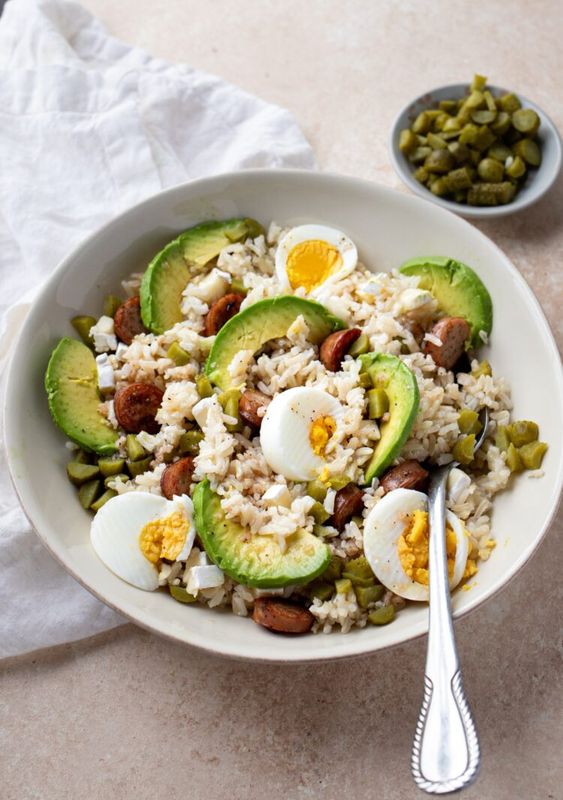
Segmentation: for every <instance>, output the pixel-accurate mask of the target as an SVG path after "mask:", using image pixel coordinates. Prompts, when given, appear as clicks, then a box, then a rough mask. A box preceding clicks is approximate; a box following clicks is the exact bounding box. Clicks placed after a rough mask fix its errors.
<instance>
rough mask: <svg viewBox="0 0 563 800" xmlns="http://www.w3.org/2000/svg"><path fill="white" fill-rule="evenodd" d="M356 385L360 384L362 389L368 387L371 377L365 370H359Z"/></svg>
mask: <svg viewBox="0 0 563 800" xmlns="http://www.w3.org/2000/svg"><path fill="white" fill-rule="evenodd" d="M358 386H361V387H362V389H369V388H370V386H371V379H370V377H369V375H368V374H367V372H360V376H359V378H358Z"/></svg>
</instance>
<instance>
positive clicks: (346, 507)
mask: <svg viewBox="0 0 563 800" xmlns="http://www.w3.org/2000/svg"><path fill="white" fill-rule="evenodd" d="M363 509H364V493H363V492H362V490H361V489H360V488H358V487H357V486H356V484H355V483H349V484H348V485H347V486H344V487H343V488H342V489H339V490H338V491H337V492H336V497H335V498H334V511H333V514H332V524H333V525H334V527H335V528H336V530H338V531H341V530H343V528H344V526H345V525H346V523H347V522H348V520H349V519H351V517H353V516H354V515H355V514H361V513H362V511H363Z"/></svg>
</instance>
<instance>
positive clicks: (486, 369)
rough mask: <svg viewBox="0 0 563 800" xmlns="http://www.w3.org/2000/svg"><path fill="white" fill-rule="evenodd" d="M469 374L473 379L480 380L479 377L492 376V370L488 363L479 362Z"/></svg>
mask: <svg viewBox="0 0 563 800" xmlns="http://www.w3.org/2000/svg"><path fill="white" fill-rule="evenodd" d="M471 374H472V375H473V377H474V378H480V377H481V375H488V376H489V377H490V376H491V375H492V374H493V370H492V369H491V365H490V364H489V362H488V361H481V363H480V364H479V366H478V367H476V369H472V370H471Z"/></svg>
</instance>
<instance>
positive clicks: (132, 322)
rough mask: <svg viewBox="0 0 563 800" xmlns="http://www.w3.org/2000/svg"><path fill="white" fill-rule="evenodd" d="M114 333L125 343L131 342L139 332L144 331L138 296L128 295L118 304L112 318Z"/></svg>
mask: <svg viewBox="0 0 563 800" xmlns="http://www.w3.org/2000/svg"><path fill="white" fill-rule="evenodd" d="M113 324H114V326H115V335H116V336H117V338H118V339H121V341H122V342H125V344H131V342H132V341H133V339H134V338H135V336H137V335H138V334H139V333H146V330H147V329H146V328H145V326H144V325H143V320H142V319H141V300H140V298H139V297H130V298H129V300H126V301H125V302H124V303H122V304H121V305H120V306H118V308H117V311H116V312H115V316H114V318H113Z"/></svg>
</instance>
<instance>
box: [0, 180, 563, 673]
mask: <svg viewBox="0 0 563 800" xmlns="http://www.w3.org/2000/svg"><path fill="white" fill-rule="evenodd" d="M280 175H283V176H285V177H287V179H288V180H295V179H298V180H302V179H303V178H305V179H306V180H312V181H316V182H318V183H319V184H321V185H322V184H323V183H324V184H332V183H334V182H336V183H338V184H340V185H342V184H346V185H347V186H348V187H349V188H350V189H354V188H360V189H361V188H363V189H364V190H365V189H368V190H370V191H373V190H374V189H375V191H376V192H381V193H382V194H383V195H385V194H392V195H400V197H401V199H402V201H404V202H406V203H407V204H410V205H417V206H418V205H419V204H420V202H421V198H420V197H414V196H412V195H408V194H405V193H404V192H399V191H397V190H396V189H392V188H390V187H387V186H383V185H381V184H377V183H374V182H373V181H368V180H366V179H363V178H356V177H354V176H349V175H341V174H339V173H334V172H322V173H321V172H314V171H310V170H304V169H283V170H280V169H275V168H269V169H248V170H237V171H232V172H226V173H219V174H217V175H213V176H208V177H204V178H197V179H195V180H191V181H185V182H184V183H181V184H178V185H176V186H173V187H170V188H168V189H164V190H162V191H160V192H157V193H155V194H153V195H151V196H149V197H147V198H145V199H144V200H142V201H140V202H139V203H137V204H135V205H133V206H131V207H130V208H127V209H125V210H124V211H122V212H121V213H120V214H118V215H116V216H115V217H113V218H112V219H111V220H109V221H108V222H106V223H105V224H104V225H102V226H101V227H100V228H98V229H97V230H95V231H93V232H92V233H91V234H90V235H89V236H87V237H86V238H85V239H83V240H82V241H81V242H80V243H79V244H78V245H77V246H76V247H75V248H74V249H73V250H72V251H71V252H70V253H69V254H68V255H67V256H66V257H65V258H64V259H63V260H62V261H61V262H60V263H59V264H58V265H57V267H55V269H54V270H53V272H52V273H51V274H50V275H49V277H48V278H47V279H46V280H45V281H44V283H43V284H42V286H41V288H40V289H39V291H38V294H37V296H36V297H35V299H34V301H33V303H32V305H31V308H30V309H29V311H28V313H27V315H26V318H25V319H24V321H23V324H22V326H21V328H20V331H19V333H18V336H17V338H16V340H15V342H14V343H13V347H12V352H11V355H10V361H9V364H8V368H7V371H6V386H5V392H4V397H3V426H4V431H5V451H6V461H7V464H8V469H9V474H10V478H11V481H12V485H13V487H14V489H15V492H16V495H17V497H18V500H19V502H20V505H21V507H22V510H23V511H24V513H25V515H26V517H27V519H28V520H29V522H30V523H31V526H32V528H33V530H34V531H35V532H36V534H37V535H38V537H39V538H40V540H41V542H42V544H43V545H44V546H45V547H46V548H47V550H48V551H49V553H50V554H51V555H52V556H53V557H54V558H55V559H56V560H57V561H58V562H59V563H60V564H61V566H62V567H63V568H64V569H65V571H66V572H68V573H69V574H70V575H72V577H73V578H74V579H75V580H77V581H78V583H80V584H81V585H82V586H83V587H84V588H85V589H86V590H87V591H89V592H90V594H92V595H94V596H95V597H96V598H98V599H99V600H101V601H102V602H103V603H104V604H105V605H107V606H109V607H110V608H112V609H113V610H114V611H116V612H118V613H119V614H120V615H122V616H123V617H124V618H125V619H126V620H128V621H130V622H134V623H135V624H136V625H139V626H140V627H142V628H144V629H146V630H148V631H150V632H151V633H154V634H156V635H158V636H161V637H163V638H166V639H168V640H170V641H173V642H176V643H179V644H182V645H186V644H188V645H190V646H192V647H196V648H198V649H200V650H202V651H204V652H208V653H213V654H214V655H219V656H223V657H229V658H234V659H236V660H241V661H255V662H257V663H272V664H274V663H275V664H281V663H283V664H291V663H297V664H305V663H317V662H325V661H326V662H332V661H340V660H343V659H347V658H358V657H361V656H367V655H370V654H372V653H375V652H377V651H378V650H388V649H391V648H394V647H398V646H400V645H404V644H406V643H407V642H410V641H413V640H416V639H419V638H421V637H422V636H425V635H426V633H427V622H425V623H424V626H423V628H422V629H421V630H418V631H414V632H413V633H411V634H410V635H407V636H402V637H401V638H399V639H398V640H397V641H394V642H390V643H388V644H385V645H383V646H381V647H376V648H374V647H373V646H372V647H365V646H364V645H363V640H362V637H361V636H352V637H350V639H349V640H348V641H349V644H348V649H347V651H346V652H344V653H342V652H338V653H326V654H324V653H322V652H321V653H316V654H314V655H312V656H310V655H309V656H308V655H300V654H299V653H297V652H293V651H291V652H288V653H286V654H285V655H281V656H277V655H276V656H267V655H261V654H258V655H257V654H244V653H243V652H241V648H237V647H233V646H232V645H230V644H228V645H226V646H225V645H224V644H223V643H222V642H221V641H220V640H211V641H210V640H205V641H202V639H201V637H198V636H197V635H192V632H191V631H190V629H189V628H188V627H187V628H185V629H184V630H183V631H182V635H181V636H180V635H176V634H174V633H171V632H167V631H165V630H161V629H158V628H157V627H155V626H154V625H153V624H151V623H150V622H149V621H147V620H144V619H143V618H142V617H143V612H142V610H140V609H139V610H138V614H137V615H136V614H135V613H133V612H132V611H128V610H126V609H124V608H123V607H122V606H121V604H120V603H119V602H116V601H115V600H113V599H112V598H111V595H110V596H109V597H108V596H107V595H106V593H105V592H104V591H103V590H101V589H98V588H95V587H93V586H91V585H89V584H88V583H87V582H86V581H85V579H83V578H81V576H80V575H78V574H77V572H76V571H75V570H74V569H73V568H72V567H71V566H69V565H68V564H67V563H66V561H65V559H64V555H63V553H62V552H58V551H57V549H56V547H55V544H54V543H55V540H56V537H54V538H53V537H52V536H51V535H50V533H45V532H44V531H42V530H41V525H40V524H37V523H36V522H35V520H34V519H33V517H32V515H31V514H30V513H29V511H28V509H27V508H26V507H25V504H24V500H23V491H22V487H23V488H24V489H25V485H26V483H28V482H27V481H26V480H25V479H24V478H19V477H18V476H17V472H16V463H15V457H14V456H13V452H14V446H15V445H16V444H17V442H16V441H15V438H14V437H15V433H14V428H13V426H10V425H9V424H8V423H9V421H10V419H11V417H12V415H13V413H14V411H13V410H12V404H13V402H14V403H15V401H12V396H13V395H12V392H11V390H10V387H11V386H13V385H15V381H14V380H13V377H14V374H15V373H16V372H17V370H18V369H19V366H20V365H19V363H18V359H17V358H16V352H20V345H21V344H22V342H23V343H25V341H26V339H27V338H28V334H27V330H28V328H30V327H32V326H33V323H34V320H35V317H37V316H38V315H39V314H40V313H41V300H42V297H43V295H44V294H45V293H46V292H47V291H48V290H49V289H50V288H51V287H52V286H53V285H54V284H57V283H58V282H59V280H60V278H61V277H62V275H63V274H64V273H65V272H66V270H67V269H68V267H69V265H70V264H71V263H72V262H73V260H74V259H75V258H76V257H77V256H78V255H79V254H80V252H81V251H82V250H84V249H86V248H88V247H90V246H91V245H92V244H93V243H94V242H95V240H96V239H98V238H103V237H105V236H106V235H107V232H108V230H109V229H110V228H111V227H112V226H114V225H120V224H122V223H123V221H124V220H126V219H127V217H128V216H129V215H133V214H134V213H136V212H137V211H138V210H139V209H140V208H141V207H144V206H146V207H150V205H151V204H152V203H153V202H155V201H156V200H157V199H159V200H160V199H161V198H163V197H167V196H169V197H173V196H174V195H176V194H177V195H178V198H181V196H182V193H183V192H184V191H185V190H186V189H187V188H189V190H190V191H191V192H193V191H194V189H195V190H196V192H197V189H198V187H199V186H202V187H205V188H206V189H209V188H212V187H213V185H214V184H217V188H219V187H220V186H221V185H223V186H224V184H225V182H230V181H233V180H234V181H236V180H239V179H241V178H242V179H243V180H244V179H245V178H249V179H250V180H252V178H253V177H260V178H263V179H265V180H267V179H268V178H273V179H275V178H279V177H280ZM422 202H425V201H424V199H422ZM426 202H428V201H426ZM430 205H431V204H430ZM449 213H450V214H452V212H449ZM452 216H454V217H455V218H456V219H457V220H458V223H459V224H461V225H462V226H468V227H469V228H470V229H471V231H472V235H474V236H477V237H478V238H480V239H482V240H485V242H486V243H487V244H488V246H492V247H493V248H494V250H495V251H496V253H497V255H498V258H499V261H501V262H502V263H503V265H504V269H506V270H507V272H508V274H510V276H511V278H512V280H513V281H514V282H515V283H516V284H518V285H519V288H520V290H521V291H523V292H524V293H525V294H526V295H527V297H528V299H529V301H530V303H531V305H532V306H533V308H534V311H535V315H536V320H537V323H538V325H539V326H540V327H541V329H542V338H543V340H544V344H545V345H546V347H548V348H549V350H550V351H551V355H552V356H553V357H554V363H556V361H555V359H557V360H558V361H559V363H560V365H561V360H560V357H559V351H558V348H557V345H556V342H555V339H554V337H553V333H552V331H551V328H550V326H549V323H548V321H547V319H546V317H545V314H544V312H543V309H542V308H541V305H540V303H539V301H538V300H537V298H536V296H535V294H534V293H533V291H532V290H531V288H530V287H529V286H528V284H527V282H526V280H525V279H524V277H523V276H522V274H521V273H520V272H519V271H518V269H517V268H516V267H515V266H514V264H513V263H512V262H511V261H510V259H509V258H508V256H507V255H505V253H504V252H503V251H502V250H501V249H500V247H498V245H496V244H495V242H493V241H492V239H490V238H489V237H488V236H486V235H485V234H484V233H482V232H481V231H480V230H479V229H477V228H475V226H473V225H471V223H469V222H468V221H467V220H464V219H463V218H460V217H459V215H456V214H453V215H452ZM557 381H558V385H559V393H560V395H561V397H563V365H562V366H561V368H560V370H559V372H558V376H557ZM556 478H557V479H556V481H555V482H554V487H555V488H556V489H557V496H556V495H555V493H554V497H555V496H556V499H555V500H554V502H553V505H552V508H551V509H550V512H549V514H548V515H547V517H546V519H545V521H544V523H543V525H542V527H541V530H540V531H539V532H538V535H537V537H536V538H535V540H534V541H533V542H532V543H531V544H529V545H528V546H527V547H525V548H524V549H523V550H522V551H521V553H520V554H519V556H518V558H516V559H515V561H514V563H513V564H512V566H511V568H510V569H509V570H507V571H506V572H505V574H504V575H503V576H502V580H499V581H498V582H497V583H496V584H495V585H494V586H492V587H491V588H490V589H488V590H487V591H486V592H485V594H484V595H483V596H481V597H479V598H478V599H477V600H472V599H471V598H470V599H469V601H468V603H467V605H466V606H465V607H463V608H458V609H455V610H454V612H453V616H454V618H455V619H460V618H461V617H464V616H465V615H466V614H469V613H470V612H472V611H473V610H475V609H476V608H478V607H479V606H481V605H482V604H483V603H485V602H486V601H488V600H489V599H490V598H492V597H493V596H495V595H496V594H497V593H498V592H500V591H501V590H502V589H503V588H505V587H506V586H507V585H508V584H509V583H510V582H511V581H512V580H513V579H514V577H515V576H516V575H517V574H518V573H519V572H520V570H521V569H522V568H523V566H524V565H525V564H526V563H527V562H528V561H529V560H530V558H531V557H532V555H534V553H535V552H537V550H538V548H539V546H540V544H541V542H542V541H543V539H544V538H545V536H546V534H547V531H548V530H549V528H550V526H551V524H552V522H553V519H554V517H555V514H556V513H557V510H558V508H559V506H560V504H561V495H562V490H563V461H561V462H560V465H559V474H558V475H557V476H556Z"/></svg>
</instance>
